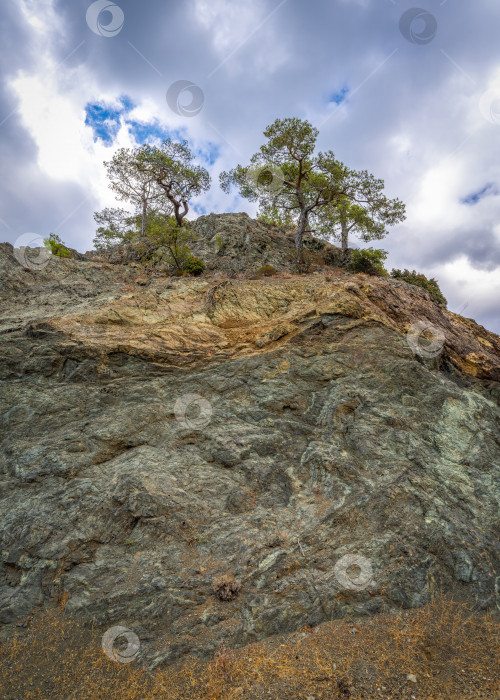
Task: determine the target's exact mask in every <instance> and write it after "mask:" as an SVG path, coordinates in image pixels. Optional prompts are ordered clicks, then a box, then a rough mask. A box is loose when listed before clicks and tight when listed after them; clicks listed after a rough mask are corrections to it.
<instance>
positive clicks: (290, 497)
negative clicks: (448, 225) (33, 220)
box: [0, 215, 500, 666]
mask: <svg viewBox="0 0 500 700" xmlns="http://www.w3.org/2000/svg"><path fill="white" fill-rule="evenodd" d="M234 216H235V215H227V216H219V217H202V218H201V219H199V220H198V222H197V230H198V233H199V235H200V241H199V244H198V245H199V247H200V250H204V251H205V258H207V256H209V255H212V258H211V259H210V260H209V263H210V265H209V267H211V269H212V270H213V272H212V273H211V272H210V271H209V272H208V273H206V274H205V275H204V276H202V277H200V278H168V277H166V276H165V275H154V274H147V273H146V272H145V271H144V269H143V267H141V265H140V264H139V263H134V262H128V263H127V264H120V263H119V262H118V263H117V261H116V260H115V261H114V262H113V263H107V262H102V261H99V260H98V259H92V256H88V257H87V256H86V259H84V260H76V259H58V258H50V260H45V261H42V262H38V263H36V262H35V263H33V262H30V260H33V259H32V258H30V259H29V260H28V261H27V262H26V261H25V264H20V262H19V255H18V256H17V258H16V256H15V255H14V252H13V249H12V246H10V245H9V244H2V245H1V246H0V272H1V282H2V286H1V290H0V294H1V300H2V309H3V312H2V318H1V325H0V342H1V379H2V393H1V410H0V415H1V425H2V431H3V441H2V444H1V452H0V455H1V466H2V483H1V495H0V498H1V500H0V519H1V522H2V528H1V537H2V540H1V553H2V563H1V568H0V577H1V584H2V587H1V592H0V621H1V622H2V623H3V624H4V625H5V628H4V633H3V634H4V636H5V635H8V634H10V633H11V630H12V628H13V626H14V625H15V624H19V623H22V622H23V620H25V619H26V618H27V616H29V615H30V613H31V612H32V611H33V609H34V608H35V607H36V606H42V605H50V604H51V603H52V602H53V601H55V600H61V599H64V601H65V603H66V607H65V610H66V613H67V614H69V615H76V616H78V617H80V618H81V617H84V618H85V619H89V620H94V621H95V622H96V623H97V624H98V625H99V626H102V628H103V630H104V629H106V628H109V627H111V626H115V625H123V626H124V627H127V628H129V629H131V630H133V631H134V632H135V633H136V634H137V636H138V637H139V639H140V641H141V655H142V656H143V658H144V659H145V660H146V661H147V662H148V663H149V664H150V665H153V666H154V665H157V664H159V663H162V662H168V661H172V660H174V659H176V658H178V657H179V656H181V655H182V654H184V653H187V652H191V653H193V654H196V655H206V654H208V653H210V652H211V651H213V649H215V648H216V647H217V646H218V644H219V643H220V642H221V640H224V641H225V642H226V643H227V644H229V645H235V646H237V645H242V644H245V643H247V642H250V641H253V640H258V639H262V638H264V637H267V636H270V635H273V634H276V633H279V632H287V631H292V630H295V629H298V628H299V627H301V626H303V625H304V624H317V623H319V622H321V621H323V620H327V619H330V618H332V617H333V618H335V617H340V616H343V615H345V614H346V613H347V612H349V613H355V614H364V615H366V614H368V615H373V614H376V613H377V612H379V611H384V610H388V609H393V608H401V607H403V608H410V607H418V606H422V605H424V604H425V603H426V602H427V601H429V600H431V599H432V598H434V597H435V596H438V595H439V594H440V593H452V594H453V595H454V596H456V597H459V598H463V599H466V600H468V601H473V602H474V604H476V605H477V607H478V608H485V607H494V606H500V565H499V559H498V553H499V546H498V512H499V511H498V502H499V490H498V480H499V474H500V441H499V432H498V423H499V414H500V412H499V407H498V402H499V397H500V391H499V389H500V383H499V382H500V339H499V338H498V337H497V336H496V335H494V334H493V333H490V332H488V331H487V330H485V329H484V328H482V327H481V326H479V325H477V324H476V323H475V322H474V321H472V320H470V319H465V318H462V317H460V316H457V315H456V314H453V313H451V312H449V311H447V310H446V309H445V308H444V307H442V306H439V305H437V304H435V303H434V302H433V301H432V300H431V298H430V296H429V295H428V293H427V292H425V291H424V290H422V289H420V288H418V287H414V286H411V285H408V284H406V283H404V282H400V281H396V280H391V279H382V278H374V277H368V276H365V275H353V274H348V273H347V272H346V271H344V270H341V269H339V268H336V267H330V268H328V267H327V266H326V265H323V267H321V266H318V267H319V269H318V270H317V271H316V272H312V273H311V274H308V275H300V276H299V275H292V274H289V273H286V272H284V273H281V274H278V275H275V276H273V277H269V278H258V277H257V276H256V275H246V276H244V275H242V274H239V275H238V272H239V271H240V272H241V270H242V267H243V264H242V255H243V253H242V250H243V249H244V248H245V247H246V249H247V251H248V253H247V254H248V255H250V256H252V260H251V262H252V265H254V267H256V266H257V264H258V263H259V262H260V264H264V263H270V264H274V265H275V266H276V267H277V269H279V270H280V269H284V267H285V262H286V261H285V258H283V257H282V258H280V259H277V256H276V248H275V247H274V246H273V241H272V239H271V238H267V242H266V232H265V230H264V229H263V228H262V227H261V225H259V224H257V223H255V222H252V221H251V220H250V219H248V217H245V216H244V215H238V216H236V218H234ZM231 217H233V218H231ZM238 227H239V228H238ZM271 233H272V232H271ZM273 235H276V236H277V237H279V236H280V235H282V234H279V233H276V234H273ZM259 237H261V239H262V240H263V245H264V248H263V249H259V247H258V246H257V247H255V246H253V245H252V242H253V243H255V241H257V240H260V239H259ZM216 239H219V240H216ZM238 241H239V243H238ZM290 245H291V243H290ZM287 246H288V243H286V245H285V248H286V250H288V248H287ZM309 246H310V248H311V249H312V250H314V249H316V251H317V252H318V251H319V252H320V253H322V254H323V255H324V258H325V259H324V263H326V264H327V263H328V262H330V264H334V263H335V255H336V254H337V253H335V251H336V249H333V248H332V247H329V248H328V250H326V249H325V245H324V244H322V243H320V242H314V241H311V242H310V243H309ZM285 248H282V250H285ZM221 249H222V252H221ZM210 251H211V252H210ZM325 251H326V252H325ZM222 253H223V254H222ZM278 257H279V256H278ZM218 258H224V260H223V262H222V263H221V264H220V266H219V267H218V265H217V259H218ZM39 260H41V258H39ZM21 262H23V260H21ZM243 262H244V263H245V265H247V269H248V264H249V263H248V260H246V261H243ZM229 269H230V270H232V273H231V274H232V276H230V277H227V276H223V275H222V274H221V272H220V270H229ZM251 277H254V279H251ZM256 277H257V278H256Z"/></svg>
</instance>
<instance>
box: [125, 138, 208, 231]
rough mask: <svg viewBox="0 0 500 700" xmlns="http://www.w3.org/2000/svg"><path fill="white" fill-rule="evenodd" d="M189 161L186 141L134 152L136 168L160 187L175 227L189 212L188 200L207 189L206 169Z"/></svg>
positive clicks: (189, 152)
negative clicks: (136, 154) (169, 207)
mask: <svg viewBox="0 0 500 700" xmlns="http://www.w3.org/2000/svg"><path fill="white" fill-rule="evenodd" d="M193 160H194V157H193V154H192V153H191V151H190V149H189V146H188V143H187V141H181V142H176V141H172V139H166V140H165V141H163V143H162V144H161V146H152V145H144V146H143V147H142V148H141V149H140V152H139V154H138V161H139V166H138V167H139V170H140V171H141V172H142V173H144V174H145V176H146V177H149V178H152V179H154V181H155V182H156V184H157V185H158V186H159V187H160V188H161V189H162V190H163V192H164V194H165V196H166V198H167V199H168V201H169V203H170V204H171V206H172V210H173V214H174V216H175V220H176V222H177V224H178V225H179V226H182V225H183V220H184V217H185V216H186V214H187V213H188V211H189V201H190V200H191V199H192V198H193V197H195V196H197V195H199V194H201V193H202V192H205V191H206V190H208V189H209V188H210V175H209V174H208V171H207V170H206V169H205V168H203V167H202V166H201V165H195V164H194V163H193Z"/></svg>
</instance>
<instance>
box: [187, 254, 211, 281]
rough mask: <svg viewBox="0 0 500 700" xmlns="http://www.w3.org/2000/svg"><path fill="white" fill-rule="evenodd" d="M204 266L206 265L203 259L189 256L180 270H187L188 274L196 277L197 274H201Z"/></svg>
mask: <svg viewBox="0 0 500 700" xmlns="http://www.w3.org/2000/svg"><path fill="white" fill-rule="evenodd" d="M205 267H206V265H205V263H204V262H203V260H200V259H199V258H194V257H190V258H188V259H187V260H186V262H185V263H184V264H183V266H182V270H183V272H187V274H188V275H193V276H194V277H197V276H198V275H201V273H202V272H203V270H204V269H205Z"/></svg>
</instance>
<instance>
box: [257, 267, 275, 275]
mask: <svg viewBox="0 0 500 700" xmlns="http://www.w3.org/2000/svg"><path fill="white" fill-rule="evenodd" d="M276 272H277V270H276V268H275V267H273V266H272V265H263V266H262V267H261V268H260V269H259V270H257V274H258V275H263V276H264V277H271V275H275V274H276Z"/></svg>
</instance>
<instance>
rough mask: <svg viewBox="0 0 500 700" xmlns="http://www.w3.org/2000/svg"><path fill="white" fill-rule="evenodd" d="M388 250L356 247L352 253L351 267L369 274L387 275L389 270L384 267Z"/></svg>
mask: <svg viewBox="0 0 500 700" xmlns="http://www.w3.org/2000/svg"><path fill="white" fill-rule="evenodd" d="M386 257H387V251H385V250H379V249H377V248H356V249H354V250H353V251H352V253H351V260H350V262H349V268H350V269H351V270H352V271H353V272H364V273H366V274H367V275H380V276H382V277H387V276H388V272H387V270H386V269H385V267H384V260H385V259H386Z"/></svg>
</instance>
